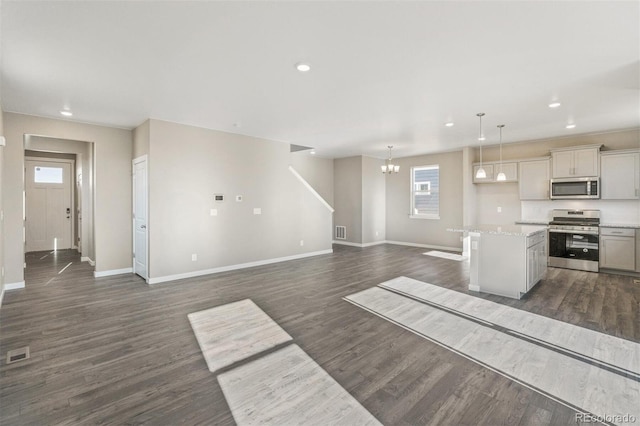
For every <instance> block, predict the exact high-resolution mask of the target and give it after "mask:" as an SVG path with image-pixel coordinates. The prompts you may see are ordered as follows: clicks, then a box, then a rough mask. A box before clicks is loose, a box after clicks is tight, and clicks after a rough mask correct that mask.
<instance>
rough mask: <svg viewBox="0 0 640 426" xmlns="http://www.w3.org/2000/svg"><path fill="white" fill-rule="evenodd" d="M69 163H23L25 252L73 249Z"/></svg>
mask: <svg viewBox="0 0 640 426" xmlns="http://www.w3.org/2000/svg"><path fill="white" fill-rule="evenodd" d="M72 176H73V175H72V173H71V163H69V162H58V161H47V159H43V160H42V161H41V160H35V159H34V160H26V161H25V183H26V185H25V186H26V188H25V209H26V225H25V226H26V242H25V243H26V249H25V251H27V252H29V251H41V250H61V249H69V248H71V247H72V245H73V244H72V232H71V228H72V226H71V225H72V220H73V217H72V216H73V202H72V198H71V182H72Z"/></svg>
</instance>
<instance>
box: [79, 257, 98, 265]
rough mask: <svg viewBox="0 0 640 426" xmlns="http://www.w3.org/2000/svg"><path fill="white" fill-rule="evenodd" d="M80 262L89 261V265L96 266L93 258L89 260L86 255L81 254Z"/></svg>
mask: <svg viewBox="0 0 640 426" xmlns="http://www.w3.org/2000/svg"><path fill="white" fill-rule="evenodd" d="M80 262H89V265H91V266H96V262H94V261H93V260H91V258H90V257H87V256H82V257H81V258H80Z"/></svg>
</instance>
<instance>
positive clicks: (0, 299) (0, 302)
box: [0, 286, 4, 308]
mask: <svg viewBox="0 0 640 426" xmlns="http://www.w3.org/2000/svg"><path fill="white" fill-rule="evenodd" d="M2 299H4V286H2V290H0V308H2Z"/></svg>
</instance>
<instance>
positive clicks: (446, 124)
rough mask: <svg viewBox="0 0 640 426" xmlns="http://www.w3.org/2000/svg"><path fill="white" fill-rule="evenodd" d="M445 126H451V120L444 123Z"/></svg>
mask: <svg viewBox="0 0 640 426" xmlns="http://www.w3.org/2000/svg"><path fill="white" fill-rule="evenodd" d="M444 125H445V126H447V127H453V121H449V122H448V123H444Z"/></svg>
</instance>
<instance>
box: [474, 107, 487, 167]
mask: <svg viewBox="0 0 640 426" xmlns="http://www.w3.org/2000/svg"><path fill="white" fill-rule="evenodd" d="M476 115H477V116H478V117H479V118H480V134H479V136H478V140H479V141H480V168H479V169H478V171H477V172H476V179H485V178H486V177H487V172H485V171H484V167H482V141H483V140H484V133H482V117H483V116H484V112H479V113H477V114H476Z"/></svg>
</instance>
